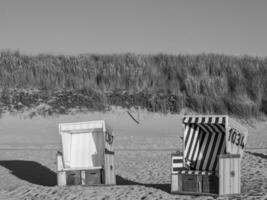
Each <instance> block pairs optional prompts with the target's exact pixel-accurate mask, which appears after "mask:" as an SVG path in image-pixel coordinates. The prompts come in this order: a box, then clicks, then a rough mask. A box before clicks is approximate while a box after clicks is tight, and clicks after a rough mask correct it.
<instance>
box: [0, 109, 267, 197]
mask: <svg viewBox="0 0 267 200" xmlns="http://www.w3.org/2000/svg"><path fill="white" fill-rule="evenodd" d="M94 116H97V118H98V117H102V118H105V119H107V120H109V121H110V122H111V125H112V126H113V127H114V126H115V124H116V132H117V134H116V143H115V148H116V155H115V163H116V166H115V167H116V179H117V185H116V186H104V187H100V186H98V187H83V186H66V187H59V186H56V152H57V150H58V149H60V146H61V145H60V138H59V135H58V134H57V126H56V124H57V123H58V122H62V121H64V122H65V121H83V120H85V119H88V120H90V119H91V118H93V117H94ZM141 116H142V117H141V122H142V123H141V125H137V124H135V123H134V122H133V121H131V119H130V118H129V117H126V114H125V112H123V111H121V110H119V111H116V113H114V112H113V113H106V114H100V113H93V114H78V115H73V116H59V117H55V118H39V119H27V118H22V117H21V116H20V117H18V116H9V115H7V116H3V117H2V118H1V119H0V134H1V138H2V140H1V141H0V177H1V178H0V199H41V200H42V199H70V200H74V199H88V200H89V199H143V200H144V199H201V200H202V199H203V200H204V199H213V197H208V196H187V195H174V194H170V164H171V163H170V155H171V153H172V152H174V151H175V149H177V148H178V147H179V138H178V137H177V136H178V135H179V131H177V129H179V127H178V126H176V123H177V121H178V120H177V118H179V116H177V115H161V114H154V115H153V114H148V113H142V115H141ZM153 121H154V122H156V123H155V124H156V125H155V126H153ZM118 122H120V123H118ZM164 124H165V126H164ZM177 124H178V123H177ZM128 127H130V130H128ZM166 127H167V128H166ZM247 127H248V128H249V130H250V135H249V141H248V147H249V148H247V149H246V151H245V153H244V156H243V160H242V169H241V175H242V176H241V182H242V194H241V196H240V197H238V199H251V200H252V199H267V150H265V149H256V148H259V147H261V148H264V147H267V143H266V141H267V134H266V133H264V130H266V128H267V123H266V122H264V121H255V122H253V127H252V126H247ZM38 129H39V131H38ZM168 130H169V131H168ZM135 131H136V132H137V134H135ZM140 131H143V132H141V133H140ZM175 134H177V136H175ZM252 148H253V149H252ZM218 199H227V198H222V197H220V198H218Z"/></svg>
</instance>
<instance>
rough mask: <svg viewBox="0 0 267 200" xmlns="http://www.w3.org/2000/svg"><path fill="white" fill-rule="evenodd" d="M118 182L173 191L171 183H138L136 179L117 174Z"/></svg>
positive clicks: (168, 191)
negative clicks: (132, 179)
mask: <svg viewBox="0 0 267 200" xmlns="http://www.w3.org/2000/svg"><path fill="white" fill-rule="evenodd" d="M116 183H117V185H140V186H145V187H152V188H156V189H159V190H162V191H164V192H167V193H170V192H171V185H170V184H150V183H149V184H146V183H138V182H135V181H131V180H128V179H125V178H123V177H121V176H119V175H116Z"/></svg>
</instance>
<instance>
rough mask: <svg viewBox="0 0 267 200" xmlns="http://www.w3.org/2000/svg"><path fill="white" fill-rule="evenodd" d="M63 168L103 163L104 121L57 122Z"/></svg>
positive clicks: (96, 165) (86, 166)
mask: <svg viewBox="0 0 267 200" xmlns="http://www.w3.org/2000/svg"><path fill="white" fill-rule="evenodd" d="M59 133H60V134H61V139H62V152H63V161H64V166H65V168H90V167H100V166H103V165H104V149H105V142H104V141H105V140H104V135H105V134H104V121H88V122H78V123H62V124H59Z"/></svg>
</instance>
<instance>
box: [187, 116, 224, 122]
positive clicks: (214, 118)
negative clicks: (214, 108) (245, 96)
mask: <svg viewBox="0 0 267 200" xmlns="http://www.w3.org/2000/svg"><path fill="white" fill-rule="evenodd" d="M225 121H226V117H225V116H208V117H205V116H188V117H183V123H184V124H194V123H196V124H225Z"/></svg>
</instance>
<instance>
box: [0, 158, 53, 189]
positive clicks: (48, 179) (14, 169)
mask: <svg viewBox="0 0 267 200" xmlns="http://www.w3.org/2000/svg"><path fill="white" fill-rule="evenodd" d="M0 165H1V166H3V167H5V168H6V169H8V170H10V173H11V174H13V175H14V176H16V177H18V178H20V179H22V180H25V181H28V182H30V183H33V184H37V185H43V186H55V185H56V184H57V175H56V173H55V172H53V171H51V170H50V169H48V168H47V167H45V166H43V165H41V164H40V163H37V162H33V161H24V160H2V161H0Z"/></svg>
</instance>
